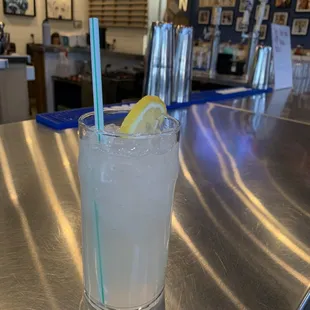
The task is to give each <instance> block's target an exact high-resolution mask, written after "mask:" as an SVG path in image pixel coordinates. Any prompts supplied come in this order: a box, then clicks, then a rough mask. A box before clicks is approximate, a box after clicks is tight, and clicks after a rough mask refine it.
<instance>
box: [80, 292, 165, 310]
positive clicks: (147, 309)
mask: <svg viewBox="0 0 310 310" xmlns="http://www.w3.org/2000/svg"><path fill="white" fill-rule="evenodd" d="M84 295H85V299H86V301H87V302H88V303H89V304H90V305H91V306H92V307H93V308H94V309H95V310H151V309H154V307H156V306H157V305H158V304H159V303H160V302H161V300H162V299H163V296H164V290H162V291H161V292H160V294H159V295H158V296H157V297H155V298H154V299H153V300H151V301H150V302H148V303H147V304H145V305H142V306H139V307H137V308H123V307H122V308H114V307H112V306H109V305H103V304H101V303H100V302H97V301H95V300H93V299H92V298H91V297H90V296H89V295H88V293H87V292H86V291H85V290H84ZM154 310H155V309H154Z"/></svg>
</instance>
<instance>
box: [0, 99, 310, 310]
mask: <svg viewBox="0 0 310 310" xmlns="http://www.w3.org/2000/svg"><path fill="white" fill-rule="evenodd" d="M282 95H283V94H282ZM268 98H269V97H268ZM291 98H292V97H290V96H288V97H287V102H286V104H287V105H288V106H290V105H291V106H292V105H293V104H294V100H295V99H296V98H295V99H294V98H293V99H291ZM238 100H239V99H238ZM238 100H234V101H231V102H226V103H225V104H223V105H219V104H216V105H215V104H212V103H209V104H204V105H194V106H192V107H190V108H188V109H184V110H176V111H174V112H173V115H174V116H175V117H176V118H178V119H179V120H180V121H181V123H182V129H181V143H180V166H181V169H180V176H179V180H178V182H177V186H176V195H175V200H174V212H173V217H172V235H171V242H170V252H169V262H168V269H167V277H166V289H165V307H164V305H160V306H159V308H158V309H164V308H165V309H167V310H179V309H180V310H190V309H195V310H205V309H210V310H216V309H220V310H230V309H251V310H267V309H268V310H277V309H279V310H280V309H281V310H293V309H297V308H298V306H299V305H300V303H301V301H302V300H303V297H304V296H305V294H306V292H307V290H308V287H309V283H310V265H309V263H310V251H309V247H310V207H309V201H310V190H309V187H310V181H309V180H310V178H309V175H310V156H309V152H310V143H309V141H310V126H309V125H310V122H309V120H310V117H308V118H307V119H306V118H304V119H303V120H302V122H299V121H298V120H297V121H296V120H294V117H292V119H291V120H287V119H281V118H279V117H277V116H275V115H269V114H268V113H265V112H266V111H265V110H264V113H263V112H262V110H261V111H258V112H257V111H256V112H257V113H252V112H250V110H251V109H246V108H245V106H246V104H244V106H243V107H240V105H241V104H242V102H243V101H242V100H244V99H242V100H239V101H238ZM248 100H252V99H251V98H248ZM257 100H258V99H257ZM265 100H266V97H265ZM268 100H269V99H267V101H268ZM290 100H293V102H290ZM254 101H255V100H254ZM280 101H281V100H280ZM249 102H252V101H249ZM265 102H266V101H265ZM308 102H309V101H308ZM280 103H281V102H280ZM230 106H231V107H230ZM265 106H266V104H265ZM285 106H286V105H285V104H284V106H283V107H282V111H284V110H285V109H286V108H285ZM240 109H241V110H240ZM264 109H265V107H264ZM280 117H281V115H280ZM77 156H78V139H77V134H76V130H65V131H63V132H53V131H51V130H50V129H47V128H44V127H42V126H40V125H37V124H36V123H35V122H34V121H25V122H21V123H15V124H9V125H3V126H0V167H1V168H0V197H1V208H0V279H1V281H0V309H4V310H19V309H32V310H41V309H47V310H50V309H52V310H54V309H55V310H77V309H89V308H87V307H86V305H85V304H84V302H83V299H82V296H83V284H82V260H81V236H80V235H81V221H80V199H79V181H78V175H77Z"/></svg>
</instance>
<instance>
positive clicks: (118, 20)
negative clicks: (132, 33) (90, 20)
mask: <svg viewBox="0 0 310 310" xmlns="http://www.w3.org/2000/svg"><path fill="white" fill-rule="evenodd" d="M88 13H89V17H98V18H99V22H100V25H102V26H104V27H126V28H146V27H147V24H148V1H147V0H89V11H88Z"/></svg>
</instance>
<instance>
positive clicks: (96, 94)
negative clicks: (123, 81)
mask: <svg viewBox="0 0 310 310" xmlns="http://www.w3.org/2000/svg"><path fill="white" fill-rule="evenodd" d="M89 32H90V51H91V65H92V82H93V98H94V115H95V126H96V129H97V130H98V131H103V130H104V115H103V99H102V82H101V57H100V39H99V22H98V18H90V19H89ZM98 140H99V142H100V134H98ZM94 222H95V225H94V226H95V227H94V236H95V238H96V243H97V251H96V260H97V264H98V266H97V267H98V270H96V274H97V282H98V291H99V295H100V301H101V303H104V287H103V272H102V259H101V247H100V230H99V222H98V207H97V203H96V201H94Z"/></svg>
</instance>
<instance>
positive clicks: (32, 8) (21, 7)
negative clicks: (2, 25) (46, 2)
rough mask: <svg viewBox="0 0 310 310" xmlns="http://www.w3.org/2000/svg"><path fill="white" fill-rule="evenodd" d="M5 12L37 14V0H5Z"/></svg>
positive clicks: (8, 13) (22, 14) (21, 14)
mask: <svg viewBox="0 0 310 310" xmlns="http://www.w3.org/2000/svg"><path fill="white" fill-rule="evenodd" d="M3 13H4V14H6V15H15V16H26V17H35V16H36V0H3Z"/></svg>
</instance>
